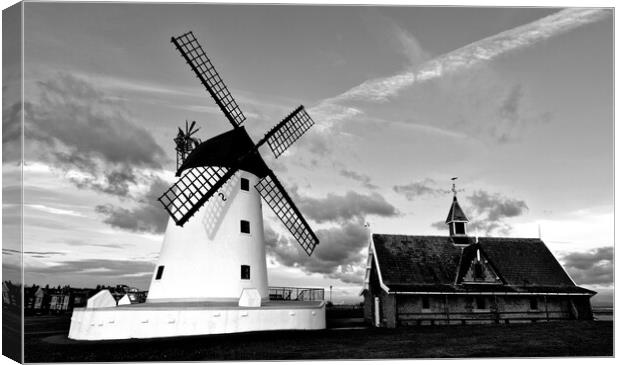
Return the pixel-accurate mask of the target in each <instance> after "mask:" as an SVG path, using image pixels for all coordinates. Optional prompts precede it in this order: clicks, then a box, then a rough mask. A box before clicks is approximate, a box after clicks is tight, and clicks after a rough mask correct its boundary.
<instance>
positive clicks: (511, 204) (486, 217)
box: [466, 190, 528, 235]
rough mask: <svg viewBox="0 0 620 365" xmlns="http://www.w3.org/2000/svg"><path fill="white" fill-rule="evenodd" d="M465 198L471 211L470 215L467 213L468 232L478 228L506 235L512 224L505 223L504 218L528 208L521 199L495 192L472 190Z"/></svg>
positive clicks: (486, 232) (523, 211) (520, 213)
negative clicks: (468, 220)
mask: <svg viewBox="0 0 620 365" xmlns="http://www.w3.org/2000/svg"><path fill="white" fill-rule="evenodd" d="M466 199H467V201H468V202H469V204H470V207H469V208H470V209H469V210H470V211H471V215H470V214H468V217H469V218H470V220H471V222H470V223H469V227H468V228H469V230H470V232H471V231H472V230H480V231H482V232H484V233H485V234H491V233H492V232H497V233H499V234H503V235H506V234H508V233H509V232H510V231H511V230H512V226H510V224H508V223H506V222H505V219H506V218H514V217H517V216H520V215H522V214H523V213H525V211H526V210H527V209H528V207H527V204H526V203H525V202H524V201H523V200H518V199H512V198H507V197H504V196H501V195H500V194H497V193H496V194H489V193H488V192H486V191H483V190H477V191H474V193H473V194H472V195H471V196H468V197H467V198H466ZM466 210H467V209H466ZM466 214H467V213H466Z"/></svg>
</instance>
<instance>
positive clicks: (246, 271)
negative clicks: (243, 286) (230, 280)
mask: <svg viewBox="0 0 620 365" xmlns="http://www.w3.org/2000/svg"><path fill="white" fill-rule="evenodd" d="M241 279H242V280H250V265H241Z"/></svg>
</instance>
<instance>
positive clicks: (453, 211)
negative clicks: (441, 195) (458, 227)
mask: <svg viewBox="0 0 620 365" xmlns="http://www.w3.org/2000/svg"><path fill="white" fill-rule="evenodd" d="M453 221H460V222H469V219H467V216H466V215H465V212H463V209H461V206H460V205H459V201H458V200H456V196H455V197H454V199H452V206H451V207H450V211H449V212H448V218H446V223H450V222H453Z"/></svg>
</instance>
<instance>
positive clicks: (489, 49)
mask: <svg viewBox="0 0 620 365" xmlns="http://www.w3.org/2000/svg"><path fill="white" fill-rule="evenodd" d="M609 15H611V11H609V10H603V9H579V8H571V9H565V10H561V11H559V12H557V13H554V14H552V15H549V16H546V17H544V18H541V19H539V20H536V21H534V22H531V23H528V24H525V25H521V26H518V27H516V28H513V29H510V30H507V31H504V32H501V33H498V34H496V35H493V36H490V37H487V38H484V39H481V40H479V41H476V42H474V43H470V44H468V45H466V46H463V47H461V48H458V49H456V50H454V51H451V52H448V53H446V54H443V55H441V56H438V57H436V58H434V59H432V60H429V61H427V62H425V63H423V64H422V65H421V66H420V67H418V68H417V69H416V70H415V71H411V72H405V73H401V74H398V75H394V76H390V77H385V78H378V79H373V80H368V81H366V82H364V83H362V84H360V85H358V86H355V87H353V88H351V89H349V90H348V91H346V92H344V93H342V94H340V95H338V96H335V97H333V98H330V99H326V100H324V101H322V102H321V103H320V104H319V105H317V106H316V107H314V108H312V110H311V111H312V113H316V114H318V113H321V114H322V115H324V116H325V117H326V118H327V119H329V120H331V121H337V120H339V119H343V118H346V117H347V116H350V115H351V114H356V113H352V108H350V107H344V106H341V105H338V104H339V103H340V102H344V101H355V100H360V101H368V102H385V101H387V100H388V99H389V98H390V97H393V96H395V95H397V94H398V93H399V92H400V91H402V90H404V89H406V88H408V87H411V86H412V85H414V84H417V83H421V82H424V81H428V80H432V79H436V78H439V77H442V76H444V75H446V74H451V73H455V72H459V71H464V70H467V69H469V68H471V67H474V66H476V65H480V64H482V63H484V62H489V61H492V60H494V59H495V58H497V57H499V56H501V55H503V54H506V53H509V52H513V51H516V50H519V49H523V48H526V47H529V46H532V45H534V44H536V43H539V42H541V41H544V40H546V39H549V38H551V37H554V36H557V35H560V34H563V33H566V32H569V31H571V30H573V29H575V28H579V27H581V26H583V25H585V24H590V23H594V22H597V21H599V20H601V19H603V18H605V17H607V16H609ZM339 110H341V111H342V113H340V114H342V115H339V114H336V115H334V112H336V113H338V111H339ZM355 111H357V112H359V113H361V111H359V110H357V109H355Z"/></svg>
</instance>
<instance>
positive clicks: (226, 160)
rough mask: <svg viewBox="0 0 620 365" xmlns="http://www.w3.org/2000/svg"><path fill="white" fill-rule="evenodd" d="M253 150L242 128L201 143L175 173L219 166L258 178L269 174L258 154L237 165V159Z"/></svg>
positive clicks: (252, 144) (179, 173)
mask: <svg viewBox="0 0 620 365" xmlns="http://www.w3.org/2000/svg"><path fill="white" fill-rule="evenodd" d="M253 148H254V142H252V139H251V138H250V136H249V135H248V133H247V132H246V130H245V128H244V127H239V128H235V129H232V130H230V131H228V132H224V133H222V134H220V135H217V136H215V137H213V138H210V139H208V140H206V141H204V142H202V143H201V144H200V145H198V147H196V148H195V149H194V150H193V151H192V152H191V153H190V154H189V156H187V158H186V159H185V162H183V165H181V167H180V168H179V170H178V171H177V176H180V175H181V173H182V172H183V171H184V170H186V169H190V168H195V167H206V166H220V167H232V166H237V167H239V169H241V170H244V171H247V172H250V173H252V174H254V175H256V176H258V177H261V178H262V177H264V176H266V175H267V174H268V173H269V168H268V167H267V165H266V164H265V161H264V160H263V158H262V157H261V156H260V154H259V153H258V152H256V153H252V155H251V156H247V157H246V158H244V159H243V161H242V162H241V164H240V165H237V163H238V161H239V159H240V158H241V157H243V156H245V155H246V154H248V153H249V152H250V151H251V150H252V149H253Z"/></svg>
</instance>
